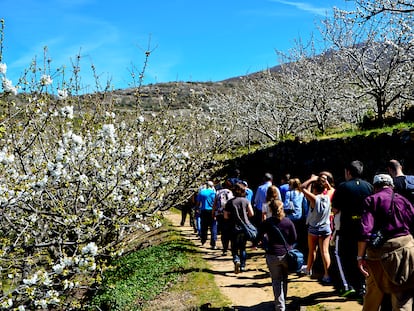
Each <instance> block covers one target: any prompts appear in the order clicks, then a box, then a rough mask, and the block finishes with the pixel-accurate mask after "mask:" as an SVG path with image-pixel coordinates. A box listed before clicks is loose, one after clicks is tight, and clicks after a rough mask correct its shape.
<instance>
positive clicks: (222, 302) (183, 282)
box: [88, 224, 229, 311]
mask: <svg viewBox="0 0 414 311" xmlns="http://www.w3.org/2000/svg"><path fill="white" fill-rule="evenodd" d="M166 226H169V228H168V229H167V230H163V232H164V233H163V234H160V236H159V237H160V239H161V241H160V243H159V244H158V245H155V246H150V247H148V248H145V249H142V250H139V251H136V252H132V253H130V254H128V255H126V256H124V257H122V258H120V259H117V260H116V261H114V262H113V263H112V266H113V269H111V270H110V271H107V272H106V273H105V275H104V282H103V283H102V284H101V290H100V291H99V292H98V293H97V294H96V295H95V296H94V297H93V298H92V300H91V304H90V307H89V308H88V309H89V310H123V311H127V310H147V311H148V310H180V305H183V306H184V307H185V310H190V309H193V310H198V309H199V308H200V307H201V306H203V305H205V304H208V305H211V306H214V307H218V308H221V307H227V306H228V305H229V301H228V300H227V299H226V298H225V297H223V295H222V294H221V293H220V290H219V288H218V287H217V285H216V284H215V282H214V276H213V275H211V274H210V273H207V272H204V271H205V270H207V269H208V266H206V262H205V261H204V260H203V259H202V257H201V255H200V254H199V253H198V252H197V248H196V247H195V246H194V244H192V243H191V242H190V241H188V240H185V239H184V238H183V237H182V236H181V235H180V234H179V232H177V231H176V230H175V229H174V228H173V227H172V226H170V225H169V224H166ZM165 232H167V234H166V233H165ZM166 297H169V298H168V299H166ZM172 297H174V298H172ZM166 303H169V304H170V305H169V306H166V305H165V304H166ZM182 310H184V309H182Z"/></svg>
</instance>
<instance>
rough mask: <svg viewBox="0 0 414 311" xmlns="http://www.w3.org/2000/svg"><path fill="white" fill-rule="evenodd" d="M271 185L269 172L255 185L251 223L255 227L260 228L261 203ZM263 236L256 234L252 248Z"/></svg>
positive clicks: (264, 199)
mask: <svg viewBox="0 0 414 311" xmlns="http://www.w3.org/2000/svg"><path fill="white" fill-rule="evenodd" d="M271 185H273V175H272V174H270V173H266V174H265V175H264V176H263V183H262V184H261V185H260V186H259V187H257V190H256V193H255V195H254V202H253V207H254V209H253V210H254V218H253V224H254V225H255V226H256V227H257V228H260V226H261V224H262V220H263V218H262V217H263V204H264V203H266V196H267V189H268V188H269V187H270V186H271ZM276 189H277V192H278V197H279V198H280V192H279V189H278V188H276ZM262 238H263V237H262V236H260V235H258V236H257V239H256V240H255V241H253V245H252V246H253V248H256V247H257V246H258V245H259V242H260V240H261V239H262Z"/></svg>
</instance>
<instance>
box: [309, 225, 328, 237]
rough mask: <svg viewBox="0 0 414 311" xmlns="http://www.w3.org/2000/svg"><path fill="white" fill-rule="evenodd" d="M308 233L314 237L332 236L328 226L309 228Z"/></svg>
mask: <svg viewBox="0 0 414 311" xmlns="http://www.w3.org/2000/svg"><path fill="white" fill-rule="evenodd" d="M308 233H309V234H312V235H316V236H328V235H331V234H332V229H331V226H330V225H323V226H321V227H311V226H309V228H308Z"/></svg>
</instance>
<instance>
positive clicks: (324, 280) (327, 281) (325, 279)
mask: <svg viewBox="0 0 414 311" xmlns="http://www.w3.org/2000/svg"><path fill="white" fill-rule="evenodd" d="M321 283H322V284H323V285H330V284H332V280H331V278H330V277H329V276H324V277H323V278H322V280H321Z"/></svg>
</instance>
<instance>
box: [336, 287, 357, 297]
mask: <svg viewBox="0 0 414 311" xmlns="http://www.w3.org/2000/svg"><path fill="white" fill-rule="evenodd" d="M355 293H356V291H355V289H353V288H351V289H344V290H342V291H341V292H340V293H339V295H340V296H341V297H344V298H347V297H352V296H354V295H355Z"/></svg>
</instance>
